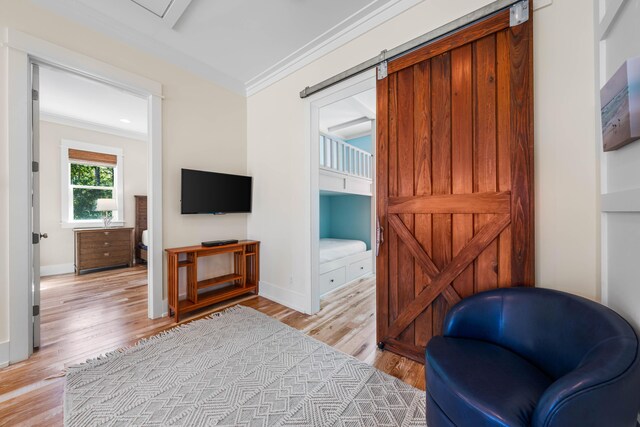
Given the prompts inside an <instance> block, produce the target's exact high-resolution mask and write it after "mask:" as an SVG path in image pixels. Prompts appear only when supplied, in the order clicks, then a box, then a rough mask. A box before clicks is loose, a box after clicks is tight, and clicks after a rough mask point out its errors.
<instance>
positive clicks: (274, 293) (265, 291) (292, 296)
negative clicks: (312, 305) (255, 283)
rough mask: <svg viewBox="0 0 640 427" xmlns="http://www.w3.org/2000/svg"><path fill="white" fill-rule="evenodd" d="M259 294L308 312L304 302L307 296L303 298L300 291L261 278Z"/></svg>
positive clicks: (302, 311) (294, 308)
mask: <svg viewBox="0 0 640 427" xmlns="http://www.w3.org/2000/svg"><path fill="white" fill-rule="evenodd" d="M259 295H260V296H261V297H264V298H266V299H269V300H271V301H274V302H277V303H278V304H282V305H284V306H286V307H289V308H291V309H293V310H296V311H299V312H301V313H305V314H308V313H309V312H308V310H307V309H306V308H305V307H306V306H307V305H308V304H305V301H306V299H307V298H305V295H304V294H302V293H300V292H296V291H292V290H290V289H286V288H283V287H281V286H278V285H274V284H273V283H269V282H265V281H264V280H261V281H260V292H259Z"/></svg>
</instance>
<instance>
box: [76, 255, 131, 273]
mask: <svg viewBox="0 0 640 427" xmlns="http://www.w3.org/2000/svg"><path fill="white" fill-rule="evenodd" d="M130 262H131V261H130V260H129V257H128V256H116V255H114V254H111V253H109V254H106V255H102V256H96V257H92V258H85V259H82V261H81V262H80V265H78V266H77V268H78V270H89V269H92V268H103V267H111V266H114V267H115V266H118V265H125V264H129V263H130Z"/></svg>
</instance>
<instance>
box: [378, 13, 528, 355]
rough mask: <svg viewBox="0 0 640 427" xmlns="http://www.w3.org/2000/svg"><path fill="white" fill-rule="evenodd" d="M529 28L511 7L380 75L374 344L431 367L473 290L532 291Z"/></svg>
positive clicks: (407, 57)
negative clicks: (439, 339) (447, 325)
mask: <svg viewBox="0 0 640 427" xmlns="http://www.w3.org/2000/svg"><path fill="white" fill-rule="evenodd" d="M532 40H533V37H532V22H531V20H528V21H526V22H524V23H520V24H518V25H514V26H510V16H509V11H508V10H506V11H503V12H499V13H497V14H495V15H493V16H491V17H488V18H486V19H485V20H483V21H481V22H478V23H476V24H473V25H472V26H469V27H467V28H465V29H462V30H460V31H458V32H456V33H454V34H452V35H449V36H447V37H445V38H442V39H439V40H437V41H435V42H433V43H431V44H429V45H427V46H425V47H422V48H420V49H418V50H416V51H413V52H411V53H409V54H407V55H405V56H403V57H400V58H398V59H396V60H393V61H390V62H389V63H388V68H387V72H388V75H387V76H386V77H384V76H382V75H380V74H379V76H378V86H377V97H378V102H377V104H378V106H377V108H378V115H377V118H378V138H377V140H378V157H377V162H378V163H377V171H378V179H377V185H378V187H377V191H378V193H377V194H378V198H377V200H378V202H377V203H378V214H379V216H380V222H381V224H380V225H381V227H382V228H383V229H384V234H385V235H384V243H383V244H382V245H381V246H380V252H379V256H378V259H377V337H378V341H379V346H381V347H383V348H385V349H388V350H391V351H394V352H396V353H399V354H402V355H405V356H407V357H410V358H412V359H414V360H417V361H420V362H422V363H424V349H425V346H426V344H427V342H428V341H429V339H430V338H431V337H432V336H434V335H438V334H440V333H441V331H442V325H443V321H444V317H445V315H446V313H447V311H448V310H449V308H450V307H451V306H453V305H454V304H455V303H457V302H458V301H460V300H461V299H462V298H465V297H467V296H469V295H472V294H475V293H477V292H481V291H484V290H489V289H494V288H498V287H510V286H522V285H524V286H533V285H534V230H533V75H532V64H533V53H532Z"/></svg>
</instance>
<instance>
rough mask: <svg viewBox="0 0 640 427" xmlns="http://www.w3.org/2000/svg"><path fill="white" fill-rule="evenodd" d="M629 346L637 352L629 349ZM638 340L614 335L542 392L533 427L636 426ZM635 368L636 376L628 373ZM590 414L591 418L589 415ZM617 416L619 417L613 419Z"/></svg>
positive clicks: (638, 404)
mask: <svg viewBox="0 0 640 427" xmlns="http://www.w3.org/2000/svg"><path fill="white" fill-rule="evenodd" d="M629 347H633V348H635V351H629ZM637 351H638V349H637V339H636V338H632V337H615V338H612V339H611V340H608V341H604V342H603V343H601V344H599V345H598V346H597V347H596V348H595V349H593V350H592V351H591V352H590V353H589V354H588V355H587V356H586V357H585V358H584V360H583V362H582V363H581V364H580V365H579V366H578V367H577V368H576V369H574V370H573V371H571V372H569V373H568V374H567V375H565V376H563V377H561V378H559V379H558V380H556V381H555V382H554V383H553V384H552V385H551V386H550V387H549V388H548V389H547V390H546V391H545V392H544V394H543V395H542V397H541V398H540V401H539V402H538V406H537V407H536V410H535V412H534V415H533V422H532V424H531V425H532V426H533V427H560V426H563V427H564V426H583V425H612V426H613V425H615V426H621V427H624V426H628V427H633V426H635V425H636V417H637V413H636V411H635V410H631V411H630V408H638V407H639V406H640V402H639V401H640V398H639V397H638V395H637V390H638V388H640V384H639V383H638V380H637V378H638V375H637V371H638V370H639V369H640V364H639V363H638V359H637V358H636V359H635V360H634V359H633V358H632V357H631V355H633V354H636V352H637ZM631 371H635V372H636V374H635V375H629V374H630V373H632V372H631ZM587 417H588V418H587ZM612 417H616V418H612Z"/></svg>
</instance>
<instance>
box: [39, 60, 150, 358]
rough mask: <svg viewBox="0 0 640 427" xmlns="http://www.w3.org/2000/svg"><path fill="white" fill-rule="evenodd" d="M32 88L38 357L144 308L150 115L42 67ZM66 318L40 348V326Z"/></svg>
mask: <svg viewBox="0 0 640 427" xmlns="http://www.w3.org/2000/svg"><path fill="white" fill-rule="evenodd" d="M32 81H33V90H34V91H33V108H32V111H33V114H32V117H33V120H32V121H33V141H32V156H33V162H34V167H33V174H32V175H33V176H32V182H33V193H32V200H33V208H32V227H33V243H34V245H33V301H34V307H35V310H34V320H33V347H34V348H38V347H40V344H41V341H44V342H43V344H45V345H46V344H50V342H47V341H52V340H58V341H59V340H63V339H64V340H67V339H69V340H73V336H74V334H80V333H82V332H83V331H86V330H88V329H91V328H94V330H97V328H99V327H109V326H108V325H109V324H110V322H114V321H115V322H117V321H118V319H119V318H120V317H122V316H124V315H125V314H126V312H125V310H123V307H120V305H123V306H128V307H129V310H133V309H134V308H137V311H139V305H140V300H143V301H145V302H146V301H147V300H148V299H149V297H148V295H149V292H148V283H149V280H148V279H149V277H148V276H149V274H148V271H147V261H148V256H147V254H148V253H149V252H152V250H151V249H152V248H150V245H149V241H148V237H147V236H148V226H147V193H148V187H149V185H148V182H147V180H148V176H149V174H148V169H149V168H148V165H147V161H148V158H149V155H148V152H149V148H148V147H149V144H148V143H149V138H148V122H149V118H148V114H149V107H148V100H147V99H146V98H145V97H143V96H140V95H138V94H135V93H133V92H131V91H127V90H123V89H121V88H119V87H116V86H114V85H111V84H107V83H104V82H101V81H98V80H96V79H94V78H91V77H90V76H84V75H80V74H78V73H76V72H72V71H70V70H67V69H63V68H60V67H56V66H53V65H50V64H47V63H43V62H34V63H33V64H32ZM106 270H109V272H110V273H109V274H107V275H105V274H104V272H105V271H106ZM123 270H125V271H123ZM41 294H42V295H41ZM134 301H135V302H136V303H135V304H134ZM106 306H108V307H109V308H108V309H104V307H106ZM97 313H99V315H97ZM114 316H116V317H115V318H114ZM65 318H68V320H69V321H68V322H67V323H68V324H67V327H66V333H65V337H64V338H63V337H57V338H56V337H55V336H51V337H49V336H47V335H45V336H43V337H42V339H41V334H40V321H41V319H42V321H43V322H44V323H45V324H47V326H48V327H47V330H48V331H51V327H50V325H51V324H52V323H55V322H58V323H59V322H64V321H65ZM75 318H82V321H81V322H77V321H71V319H75Z"/></svg>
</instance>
